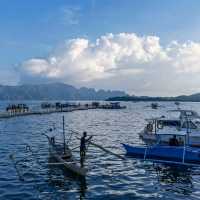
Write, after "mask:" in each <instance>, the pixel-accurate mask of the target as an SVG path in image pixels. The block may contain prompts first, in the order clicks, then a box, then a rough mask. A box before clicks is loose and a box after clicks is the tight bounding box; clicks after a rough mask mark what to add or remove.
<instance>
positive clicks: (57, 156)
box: [46, 117, 87, 177]
mask: <svg viewBox="0 0 200 200" xmlns="http://www.w3.org/2000/svg"><path fill="white" fill-rule="evenodd" d="M46 136H47V135H46ZM47 138H48V142H49V154H50V157H51V158H53V159H54V160H55V161H56V163H50V164H51V165H57V166H62V167H64V169H66V170H67V171H69V172H72V173H73V174H74V175H78V176H82V177H84V176H86V173H87V169H86V168H84V167H82V166H81V165H80V163H79V161H77V160H76V159H75V158H74V157H73V155H72V150H71V149H70V148H69V147H68V145H67V144H66V142H65V132H64V117H63V143H59V142H56V141H55V137H49V136H47Z"/></svg>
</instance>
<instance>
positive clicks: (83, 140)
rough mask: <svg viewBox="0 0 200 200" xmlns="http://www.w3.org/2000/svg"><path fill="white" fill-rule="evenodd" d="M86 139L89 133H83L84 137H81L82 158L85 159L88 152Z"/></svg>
mask: <svg viewBox="0 0 200 200" xmlns="http://www.w3.org/2000/svg"><path fill="white" fill-rule="evenodd" d="M86 137H87V132H85V131H84V132H83V136H82V137H81V144H80V157H83V156H84V157H85V151H86Z"/></svg>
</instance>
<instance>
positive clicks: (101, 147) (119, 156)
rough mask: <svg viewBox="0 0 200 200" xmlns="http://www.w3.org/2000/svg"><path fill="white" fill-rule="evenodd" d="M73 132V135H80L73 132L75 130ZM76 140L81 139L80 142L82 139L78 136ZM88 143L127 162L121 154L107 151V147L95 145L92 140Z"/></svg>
mask: <svg viewBox="0 0 200 200" xmlns="http://www.w3.org/2000/svg"><path fill="white" fill-rule="evenodd" d="M71 131H72V132H73V133H75V134H77V135H79V133H78V132H76V131H73V130H71ZM76 138H77V139H79V140H80V139H81V138H80V137H77V136H76ZM88 143H89V144H91V145H93V146H95V147H97V148H99V149H101V150H103V151H104V152H106V153H109V154H111V155H113V156H116V157H118V158H120V159H122V160H125V157H124V156H121V155H119V154H116V153H114V152H112V151H110V150H108V149H106V148H105V147H103V146H101V145H100V144H96V143H94V142H92V141H90V140H89V141H88Z"/></svg>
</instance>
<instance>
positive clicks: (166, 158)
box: [123, 133, 200, 166]
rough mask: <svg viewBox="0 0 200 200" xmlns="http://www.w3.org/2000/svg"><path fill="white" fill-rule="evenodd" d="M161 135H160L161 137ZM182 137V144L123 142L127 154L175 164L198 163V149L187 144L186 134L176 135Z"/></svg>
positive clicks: (199, 157) (199, 160) (199, 161)
mask: <svg viewBox="0 0 200 200" xmlns="http://www.w3.org/2000/svg"><path fill="white" fill-rule="evenodd" d="M162 136H163V135H161V137H162ZM176 136H179V137H184V140H183V141H184V144H183V145H182V146H171V145H165V144H162V143H160V141H161V140H160V141H159V142H158V143H157V144H155V145H151V146H132V145H128V144H123V147H124V148H125V150H126V154H127V155H128V156H131V157H134V158H139V159H142V160H150V161H153V162H161V163H167V164H176V165H190V166H194V165H195V166H196V165H199V164H200V149H199V148H195V147H190V146H188V145H187V138H188V134H187V133H185V134H181V135H176Z"/></svg>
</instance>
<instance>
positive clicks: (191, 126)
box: [182, 121, 197, 129]
mask: <svg viewBox="0 0 200 200" xmlns="http://www.w3.org/2000/svg"><path fill="white" fill-rule="evenodd" d="M182 128H189V129H196V128H197V127H196V125H195V124H194V123H193V122H191V121H190V122H184V123H183V125H182Z"/></svg>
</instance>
